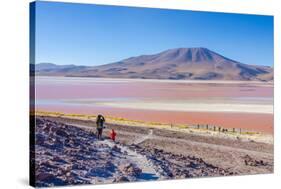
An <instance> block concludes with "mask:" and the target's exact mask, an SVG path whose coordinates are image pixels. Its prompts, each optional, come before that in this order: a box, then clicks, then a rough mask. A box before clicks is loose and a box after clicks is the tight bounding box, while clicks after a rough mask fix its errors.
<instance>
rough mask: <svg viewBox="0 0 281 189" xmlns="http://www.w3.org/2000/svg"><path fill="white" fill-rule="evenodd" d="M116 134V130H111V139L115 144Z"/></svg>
mask: <svg viewBox="0 0 281 189" xmlns="http://www.w3.org/2000/svg"><path fill="white" fill-rule="evenodd" d="M116 135H117V134H116V132H115V131H114V129H112V130H111V132H110V138H111V139H112V140H113V141H114V142H115V137H116Z"/></svg>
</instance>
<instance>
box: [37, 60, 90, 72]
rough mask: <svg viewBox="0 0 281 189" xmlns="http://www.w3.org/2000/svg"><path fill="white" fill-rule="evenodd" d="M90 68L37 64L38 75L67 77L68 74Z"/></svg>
mask: <svg viewBox="0 0 281 189" xmlns="http://www.w3.org/2000/svg"><path fill="white" fill-rule="evenodd" d="M86 68H89V67H87V66H76V65H56V64H53V63H39V64H35V73H36V75H66V74H68V73H72V72H77V71H79V70H83V69H86Z"/></svg>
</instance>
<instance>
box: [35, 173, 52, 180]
mask: <svg viewBox="0 0 281 189" xmlns="http://www.w3.org/2000/svg"><path fill="white" fill-rule="evenodd" d="M53 178H55V176H54V175H52V174H50V173H39V174H38V175H36V180H40V181H47V180H51V179H53Z"/></svg>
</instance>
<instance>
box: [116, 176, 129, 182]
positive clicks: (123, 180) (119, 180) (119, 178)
mask: <svg viewBox="0 0 281 189" xmlns="http://www.w3.org/2000/svg"><path fill="white" fill-rule="evenodd" d="M128 181H130V180H129V179H128V178H127V177H125V176H120V177H117V178H116V179H114V180H113V182H128Z"/></svg>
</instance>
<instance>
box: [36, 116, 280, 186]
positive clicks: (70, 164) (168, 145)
mask: <svg viewBox="0 0 281 189" xmlns="http://www.w3.org/2000/svg"><path fill="white" fill-rule="evenodd" d="M111 129H115V131H116V132H117V138H116V142H113V141H111V140H110V139H109V137H108V135H109V131H110V130H111ZM35 131H36V132H35V133H36V146H35V149H36V150H35V157H36V159H35V162H34V163H35V165H36V166H35V167H36V174H37V175H36V177H37V185H38V186H52V185H67V184H87V183H88V184H92V183H95V184H99V183H112V182H128V181H149V180H162V179H181V178H194V177H210V176H227V175H244V174H262V173H272V172H273V164H274V163H273V140H260V139H261V138H263V137H265V136H264V135H258V137H256V138H255V137H251V134H250V133H249V134H246V133H244V134H239V133H236V134H235V135H234V136H233V134H232V133H231V132H226V133H218V132H216V134H212V132H209V131H203V132H200V131H198V132H197V131H196V129H195V130H194V129H190V130H189V132H183V131H182V129H179V128H161V127H159V128H158V127H148V126H137V125H135V126H130V125H124V124H111V123H106V129H105V130H104V139H103V140H101V141H99V140H97V138H96V137H95V134H94V133H95V121H94V119H81V118H78V117H77V118H74V117H72V118H71V117H63V116H42V115H40V116H39V115H38V116H36V128H35ZM265 138H266V137H265ZM271 138H272V136H271Z"/></svg>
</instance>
